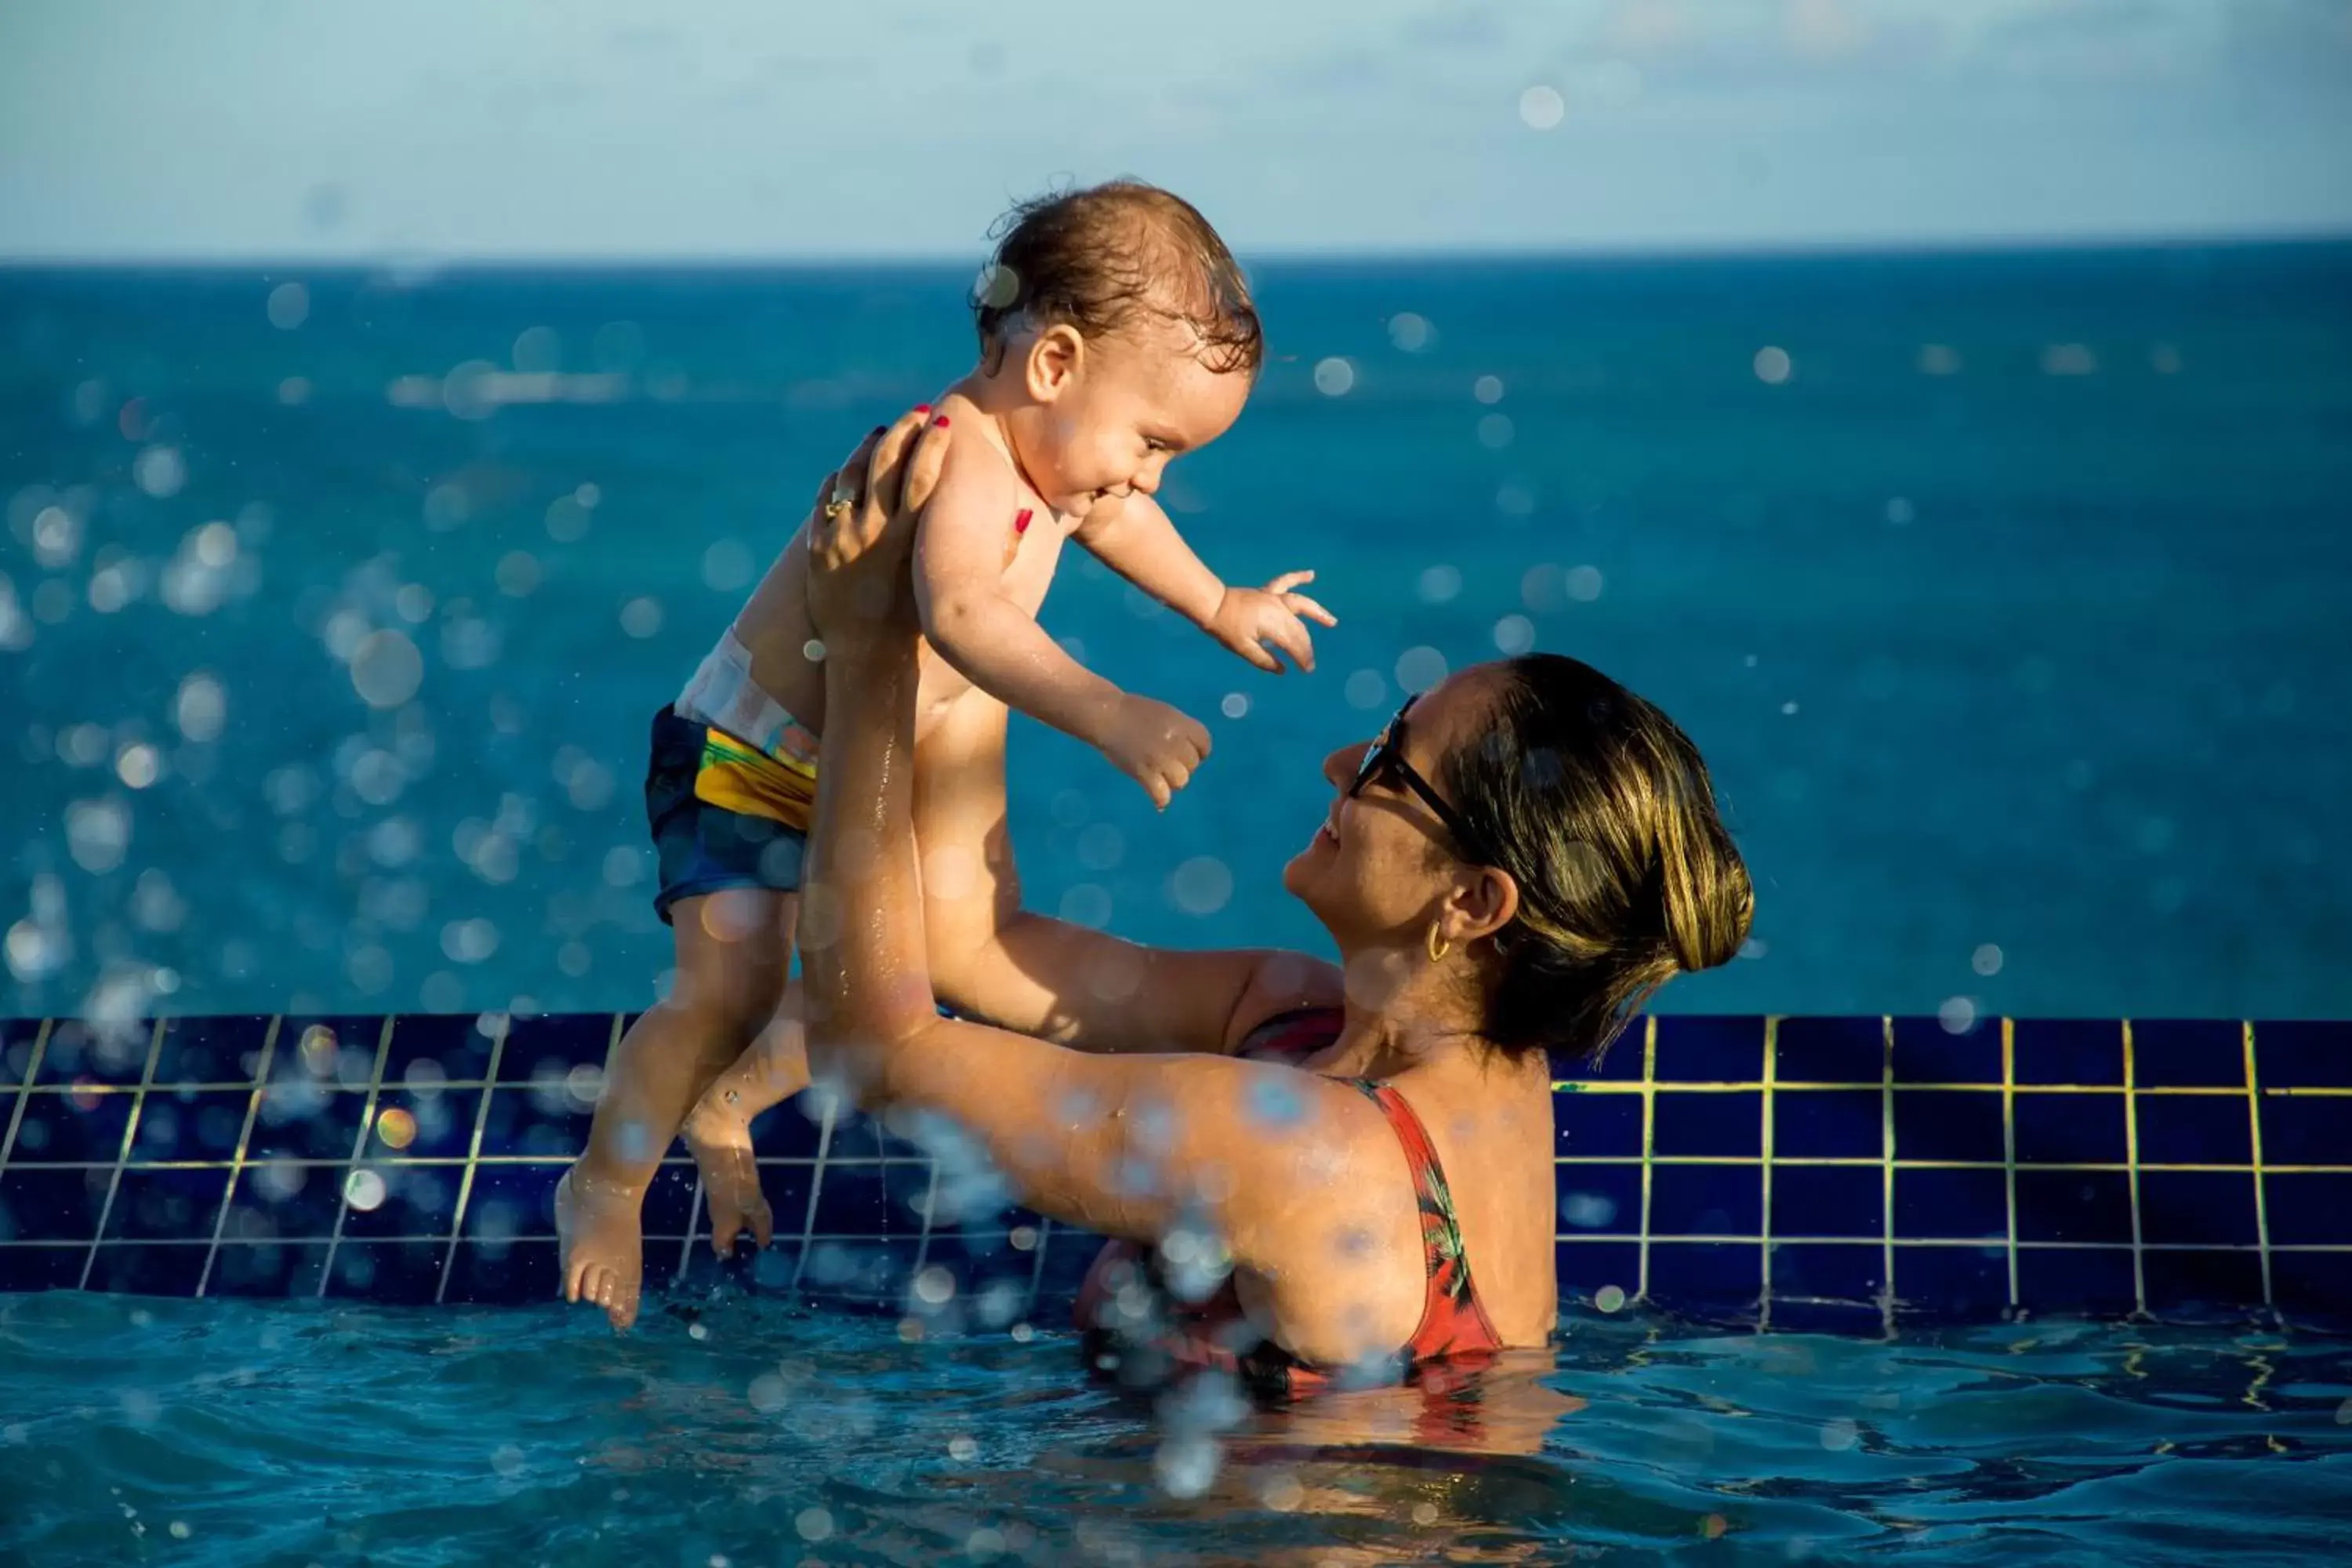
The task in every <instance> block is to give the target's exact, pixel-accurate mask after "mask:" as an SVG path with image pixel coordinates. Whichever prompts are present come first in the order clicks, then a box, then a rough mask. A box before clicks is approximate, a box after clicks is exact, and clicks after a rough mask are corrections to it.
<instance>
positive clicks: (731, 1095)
mask: <svg viewBox="0 0 2352 1568" xmlns="http://www.w3.org/2000/svg"><path fill="white" fill-rule="evenodd" d="M800 1000H801V988H800V983H799V982H797V981H795V982H793V984H791V985H789V986H787V987H786V988H785V990H784V999H783V1002H782V1005H779V1006H778V1007H777V1008H776V1012H775V1016H773V1017H772V1018H771V1019H769V1020H768V1026H767V1027H766V1028H764V1029H762V1030H761V1031H760V1037H759V1038H758V1039H756V1040H754V1041H752V1042H751V1048H750V1049H749V1050H747V1051H745V1052H744V1053H743V1054H742V1055H741V1056H740V1057H738V1058H735V1060H734V1062H733V1064H732V1065H730V1067H729V1068H727V1070H726V1071H724V1072H722V1073H720V1074H719V1078H718V1080H717V1081H716V1082H714V1083H712V1084H711V1086H710V1087H709V1089H706V1090H704V1091H703V1095H702V1098H701V1099H700V1100H697V1101H696V1102H695V1105H694V1109H693V1110H692V1111H690V1112H689V1113H688V1116H687V1119H686V1126H685V1127H684V1129H682V1131H683V1132H684V1134H685V1137H686V1146H687V1148H688V1151H689V1152H692V1153H693V1155H694V1163H695V1164H696V1165H697V1166H698V1167H699V1169H700V1170H701V1173H702V1192H703V1195H704V1197H705V1198H707V1199H708V1200H709V1205H710V1247H711V1250H712V1251H714V1252H716V1253H718V1254H719V1256H720V1257H722V1258H724V1257H725V1256H726V1255H727V1254H728V1253H729V1252H730V1251H731V1250H732V1249H733V1247H734V1246H735V1238H736V1237H739V1236H740V1235H742V1234H743V1233H744V1232H745V1231H747V1230H748V1231H750V1232H751V1239H752V1241H753V1242H754V1243H756V1244H757V1245H759V1246H761V1247H765V1246H767V1245H768V1243H769V1242H770V1241H771V1240H772V1239H773V1238H774V1235H775V1216H774V1215H773V1214H772V1213H771V1212H770V1210H769V1208H768V1200H767V1198H766V1196H765V1195H764V1194H762V1193H761V1191H760V1169H759V1166H758V1164H757V1163H755V1161H754V1158H753V1154H752V1149H751V1123H752V1122H753V1121H757V1120H758V1119H759V1118H760V1117H761V1114H763V1113H764V1112H766V1111H767V1110H770V1109H772V1107H774V1106H777V1105H781V1104H782V1103H783V1102H784V1101H785V1100H790V1099H791V1098H792V1097H793V1095H796V1094H798V1093H799V1092H800V1091H801V1090H802V1089H806V1088H807V1087H808V1082H809V1072H808V1052H807V1050H806V1049H805V1048H804V1036H803V1033H802V1029H801V1013H800Z"/></svg>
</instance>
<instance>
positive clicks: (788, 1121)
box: [751, 1094, 824, 1160]
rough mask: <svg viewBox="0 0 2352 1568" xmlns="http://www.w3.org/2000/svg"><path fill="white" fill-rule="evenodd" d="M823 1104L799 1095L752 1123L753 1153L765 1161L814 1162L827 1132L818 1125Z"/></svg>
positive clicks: (813, 1097) (807, 1096)
mask: <svg viewBox="0 0 2352 1568" xmlns="http://www.w3.org/2000/svg"><path fill="white" fill-rule="evenodd" d="M818 1115H819V1102H818V1100H817V1098H816V1097H815V1096H814V1095H808V1094H796V1095H794V1096H793V1097H792V1099H790V1100H786V1101H784V1102H783V1103H782V1105H779V1106H776V1107H774V1108H773V1109H772V1110H768V1111H767V1112H765V1113H764V1114H762V1115H761V1117H760V1119H759V1120H758V1121H754V1122H752V1123H751V1149H752V1152H754V1153H756V1154H758V1155H759V1156H760V1158H761V1159H763V1160H814V1159H815V1158H816V1152H817V1144H818V1142H819V1140H820V1139H821V1138H822V1137H823V1136H824V1128H823V1127H822V1126H820V1125H819V1124H818V1121H817V1117H818Z"/></svg>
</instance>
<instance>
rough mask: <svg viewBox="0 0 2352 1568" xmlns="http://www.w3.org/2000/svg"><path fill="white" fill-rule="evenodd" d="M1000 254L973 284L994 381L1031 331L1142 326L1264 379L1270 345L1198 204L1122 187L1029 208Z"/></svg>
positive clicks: (1044, 200)
mask: <svg viewBox="0 0 2352 1568" xmlns="http://www.w3.org/2000/svg"><path fill="white" fill-rule="evenodd" d="M992 237H994V238H995V239H996V241H997V246H996V253H995V255H994V256H993V257H992V258H990V260H989V263H988V265H987V266H986V267H984V268H982V269H981V273H980V277H979V278H978V279H976V280H975V281H974V283H973V284H972V290H971V311H972V319H973V322H974V324H975V325H976V326H978V328H979V329H980V349H981V356H982V363H983V364H984V365H986V366H987V368H989V369H990V370H994V369H995V368H996V366H997V365H998V363H1001V361H1002V359H1003V353H1004V348H1005V343H1006V341H1007V338H1008V336H1009V335H1010V333H1011V332H1012V331H1013V330H1015V329H1016V328H1018V327H1020V326H1022V325H1029V326H1034V327H1046V326H1052V325H1055V324H1056V323H1062V322H1066V323H1068V324H1069V325H1071V326H1074V327H1076V328H1077V329H1078V330H1079V331H1082V332H1087V333H1109V332H1115V331H1118V330H1119V329H1120V328H1122V327H1124V326H1127V325H1129V324H1130V323H1131V322H1132V321H1134V320H1135V319H1136V318H1137V317H1139V316H1144V315H1157V316H1160V317H1162V318H1164V319H1167V320H1171V321H1182V322H1184V323H1185V324H1186V325H1188V326H1190V327H1192V330H1193V331H1196V332H1198V333H1199V334H1200V336H1201V357H1202V363H1204V364H1206V365H1207V366H1208V367H1209V368H1210V369H1211V370H1213V371H1217V372H1220V373H1223V372H1225V371H1231V370H1239V371H1247V372H1253V373H1254V372H1255V371H1256V369H1257V367H1258V365H1259V363H1261V362H1262V361H1263V360H1264V359H1265V337H1264V334H1263V333H1262V331H1261V330H1260V328H1259V326H1258V320H1257V308H1256V306H1255V305H1254V304H1253V303H1251V300H1250V294H1249V286H1248V284H1247V283H1245V282H1244V280H1243V279H1242V269H1241V266H1240V264H1239V263H1238V262H1236V261H1234V255H1233V252H1232V251H1230V250H1228V249H1226V248H1225V242H1224V241H1223V240H1222V239H1220V238H1219V237H1217V231H1216V230H1215V229H1213V228H1211V227H1210V226H1209V220H1208V219H1207V218H1204V217H1202V216H1201V215H1200V213H1199V212H1198V211H1196V210H1195V209H1194V208H1193V206H1192V204H1191V203H1190V202H1187V201H1185V200H1184V199H1183V198H1182V197H1181V196H1176V195H1170V194H1169V193H1168V192H1166V191H1163V190H1161V189H1160V188H1159V187H1158V186H1157V185H1147V184H1143V183H1142V182H1141V181H1139V180H1112V181H1109V182H1108V183H1106V184H1099V185H1091V186H1087V187H1086V188H1085V189H1082V190H1072V191H1057V192H1053V193H1049V194H1048V195H1042V196H1038V197H1035V198H1034V199H1032V200H1029V201H1025V202H1023V203H1021V204H1020V205H1018V206H1015V207H1014V208H1013V210H1012V211H1011V212H1009V213H1007V214H1006V215H1005V216H1003V218H1002V219H1000V220H999V221H998V223H997V226H996V228H995V229H994V230H993V231H992Z"/></svg>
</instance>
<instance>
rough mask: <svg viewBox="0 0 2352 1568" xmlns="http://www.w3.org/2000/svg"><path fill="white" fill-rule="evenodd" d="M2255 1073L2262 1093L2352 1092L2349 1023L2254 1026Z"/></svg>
mask: <svg viewBox="0 0 2352 1568" xmlns="http://www.w3.org/2000/svg"><path fill="white" fill-rule="evenodd" d="M2254 1071H2255V1073H2256V1074H2257V1075H2258V1076H2259V1077H2260V1078H2261V1079H2262V1082H2263V1088H2264V1089H2352V1021H2347V1022H2331V1023H2260V1022H2258V1023H2256V1024H2255V1025H2254Z"/></svg>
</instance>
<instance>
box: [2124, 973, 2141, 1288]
mask: <svg viewBox="0 0 2352 1568" xmlns="http://www.w3.org/2000/svg"><path fill="white" fill-rule="evenodd" d="M2123 1022H2124V1163H2125V1164H2126V1166H2127V1167H2128V1168H2129V1170H2130V1172H2131V1248H2132V1316H2134V1317H2136V1318H2144V1317H2146V1316H2147V1258H2146V1257H2145V1256H2144V1254H2145V1252H2146V1247H2144V1246H2143V1244H2142V1241H2141V1237H2140V1219H2139V1098H2138V1096H2137V1095H2135V1094H2133V1093H2132V1092H2131V1090H2132V1088H2133V1085H2134V1084H2135V1083H2136V1082H2137V1079H2138V1077H2139V1071H2138V1068H2137V1064H2136V1062H2135V1060H2134V1055H2133V1050H2132V1026H2131V1020H2130V1019H2129V1018H2126V1019H2125V1020H2124V1021H2123Z"/></svg>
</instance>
